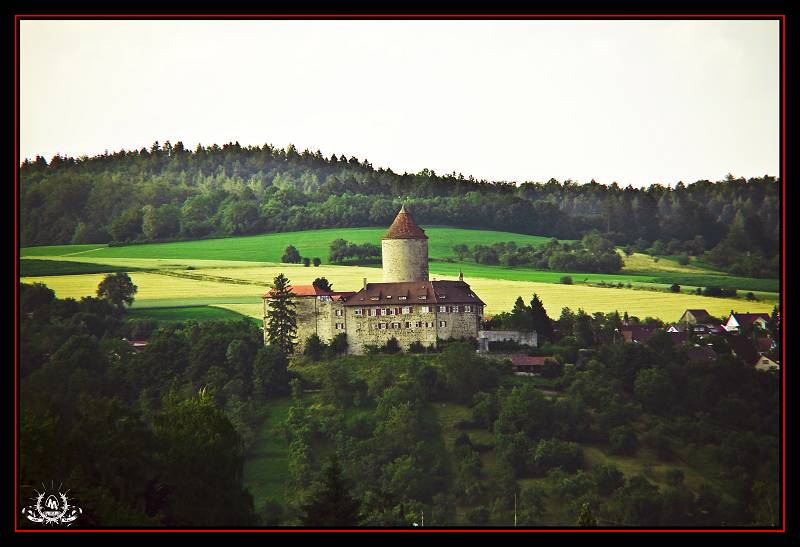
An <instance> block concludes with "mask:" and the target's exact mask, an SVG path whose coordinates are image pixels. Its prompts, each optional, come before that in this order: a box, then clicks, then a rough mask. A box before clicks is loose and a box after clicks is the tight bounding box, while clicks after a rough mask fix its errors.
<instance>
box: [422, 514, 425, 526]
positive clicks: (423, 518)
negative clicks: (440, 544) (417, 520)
mask: <svg viewBox="0 0 800 547" xmlns="http://www.w3.org/2000/svg"><path fill="white" fill-rule="evenodd" d="M422 527H423V528H425V511H423V512H422Z"/></svg>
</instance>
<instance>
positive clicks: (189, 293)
mask: <svg viewBox="0 0 800 547" xmlns="http://www.w3.org/2000/svg"><path fill="white" fill-rule="evenodd" d="M110 260H114V259H106V260H104V262H106V261H110ZM119 260H124V261H125V263H126V264H131V261H130V259H119ZM141 260H142V261H143V262H144V261H147V262H152V260H150V259H141ZM98 262H99V260H98ZM168 262H170V263H171V264H174V263H176V262H182V261H168ZM191 262H195V263H197V266H200V265H201V264H199V262H200V261H194V260H193V261H191ZM203 262H205V263H206V264H204V265H205V266H206V267H205V268H198V269H194V270H164V273H170V274H173V275H163V274H157V273H150V272H132V273H131V274H130V275H131V278H132V279H133V282H134V283H135V284H136V285H137V286H138V287H139V292H138V293H137V295H136V300H137V302H138V303H139V304H146V303H149V304H150V305H153V303H154V302H155V301H158V300H164V301H169V303H170V304H169V305H178V303H179V301H181V300H185V301H186V302H187V303H197V302H198V301H200V300H203V299H207V300H208V303H209V304H214V305H217V306H219V307H222V308H226V309H230V310H232V311H236V312H239V313H242V314H244V315H248V316H251V317H256V318H260V317H261V314H262V311H261V298H260V297H261V295H262V294H263V293H264V292H266V290H267V288H268V283H270V282H271V281H272V279H273V278H274V277H275V276H276V275H278V274H279V273H284V274H285V275H286V276H287V277H288V278H289V280H290V281H292V282H293V283H295V284H298V285H310V284H311V282H312V281H313V280H314V278H315V277H326V278H327V279H328V280H329V281H331V283H333V286H334V289H335V290H358V289H359V288H360V287H361V286H362V283H363V281H362V279H363V278H364V277H366V278H367V280H368V281H369V282H380V281H381V278H382V272H381V270H380V269H378V268H364V267H346V266H320V267H318V268H314V267H310V268H306V267H303V266H296V265H287V264H281V265H277V264H276V265H260V266H252V265H250V264H246V263H245V264H242V263H238V265H243V266H245V267H236V268H231V267H230V263H229V262H228V263H225V262H223V261H203ZM209 262H214V263H215V264H213V265H212V264H208V263H209ZM108 263H110V262H108ZM251 264H252V263H251ZM131 265H132V264H131ZM197 266H195V267H197ZM209 266H210V267H209ZM226 266H227V267H226ZM144 267H146V266H144ZM161 267H164V265H163V264H162V265H161ZM175 275H177V276H181V275H188V276H194V277H199V278H200V279H187V278H184V277H175ZM102 278H103V274H83V275H65V276H50V277H28V278H23V279H22V282H25V283H33V282H41V283H45V284H46V285H48V286H49V287H50V288H52V289H53V290H54V291H55V292H56V295H57V296H58V297H59V298H67V297H72V298H80V297H83V296H89V295H93V294H94V293H95V291H96V289H97V285H98V283H99V282H100V281H101V280H102ZM438 279H442V280H444V279H455V278H453V277H449V278H448V277H445V276H438ZM237 281H238V282H241V283H248V284H237V283H236V282H237ZM465 281H467V282H468V283H469V284H470V285H471V287H472V289H473V290H474V291H475V293H476V294H477V295H478V296H480V297H481V299H482V300H483V301H484V302H485V303H486V312H487V313H488V314H494V313H498V312H502V311H509V310H510V309H511V308H512V307H513V305H514V300H516V298H517V296H522V297H523V299H524V300H525V301H526V302H527V301H529V300H530V298H531V295H532V294H533V292H534V291H535V292H536V293H537V294H538V295H539V297H540V298H541V299H542V302H543V303H544V306H545V308H546V310H547V312H548V314H549V315H550V316H551V317H553V318H556V317H558V316H559V315H560V313H561V309H562V308H564V307H569V308H571V309H572V310H577V309H578V308H583V309H584V310H585V311H587V312H590V313H593V312H597V311H602V312H610V311H614V310H618V311H619V312H620V313H623V312H624V311H627V312H628V313H629V314H630V315H635V316H638V317H646V316H651V317H657V318H660V319H662V320H664V321H675V320H677V319H678V318H679V317H680V315H681V314H682V313H683V311H684V310H686V309H687V308H703V309H706V310H708V311H709V313H711V314H712V315H716V316H725V315H727V314H728V313H729V312H730V310H732V309H733V310H736V311H740V312H770V311H771V310H772V305H773V304H771V303H765V302H745V301H743V300H737V299H729V298H710V297H704V296H695V295H689V294H671V293H667V292H655V291H646V290H633V289H611V288H599V287H587V286H583V285H559V284H553V283H536V282H528V281H507V280H499V279H482V278H474V279H466V280H465ZM249 298H252V302H243V300H248V299H249ZM226 299H230V302H226V301H225V300H226Z"/></svg>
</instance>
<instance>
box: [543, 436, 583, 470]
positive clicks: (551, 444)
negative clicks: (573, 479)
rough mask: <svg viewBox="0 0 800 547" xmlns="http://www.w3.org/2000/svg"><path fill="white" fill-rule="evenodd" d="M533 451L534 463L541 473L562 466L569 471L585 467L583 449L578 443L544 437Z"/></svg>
mask: <svg viewBox="0 0 800 547" xmlns="http://www.w3.org/2000/svg"><path fill="white" fill-rule="evenodd" d="M531 452H532V456H533V464H534V466H535V468H536V471H537V472H538V473H540V474H544V473H546V472H547V471H549V470H550V469H553V468H555V467H560V468H561V469H563V470H564V471H566V472H568V473H572V472H574V471H577V470H578V469H579V468H581V467H583V450H581V447H580V445H579V444H577V443H573V442H568V441H562V440H559V439H549V440H547V439H542V440H540V441H539V443H538V444H537V445H536V448H534V449H532V450H531Z"/></svg>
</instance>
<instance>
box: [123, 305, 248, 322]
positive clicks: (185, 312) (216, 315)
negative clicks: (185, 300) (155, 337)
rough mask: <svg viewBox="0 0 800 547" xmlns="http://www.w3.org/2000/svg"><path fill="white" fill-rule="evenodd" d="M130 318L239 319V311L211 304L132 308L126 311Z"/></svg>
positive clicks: (167, 320)
mask: <svg viewBox="0 0 800 547" xmlns="http://www.w3.org/2000/svg"><path fill="white" fill-rule="evenodd" d="M128 317H129V318H131V319H145V320H153V321H161V322H170V323H171V322H180V321H189V320H192V321H241V319H242V316H241V314H239V313H236V312H233V311H230V310H228V309H224V308H218V307H213V306H175V307H165V308H133V309H131V310H129V311H128Z"/></svg>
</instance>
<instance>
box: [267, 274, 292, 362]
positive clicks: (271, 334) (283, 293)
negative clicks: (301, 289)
mask: <svg viewBox="0 0 800 547" xmlns="http://www.w3.org/2000/svg"><path fill="white" fill-rule="evenodd" d="M293 296H294V293H293V292H292V287H291V286H290V285H289V280H288V279H287V278H286V276H285V275H283V274H279V275H278V276H277V277H276V278H275V280H274V282H273V284H272V290H271V291H270V297H269V299H268V301H269V304H268V306H267V308H268V309H267V318H268V323H269V325H268V326H267V340H268V341H269V343H270V344H273V345H275V346H277V347H279V348H280V349H281V350H282V351H283V353H284V354H287V355H288V354H289V353H292V351H294V347H295V345H296V339H297V311H296V310H295V307H296V304H295V302H294V300H292V297H293Z"/></svg>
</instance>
